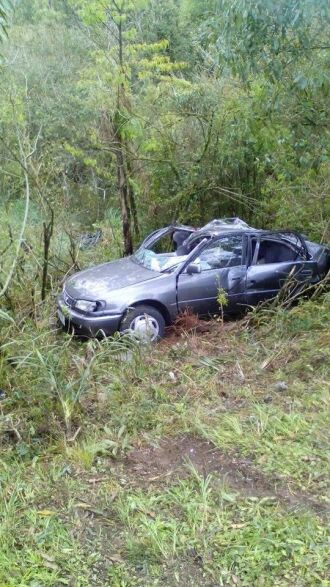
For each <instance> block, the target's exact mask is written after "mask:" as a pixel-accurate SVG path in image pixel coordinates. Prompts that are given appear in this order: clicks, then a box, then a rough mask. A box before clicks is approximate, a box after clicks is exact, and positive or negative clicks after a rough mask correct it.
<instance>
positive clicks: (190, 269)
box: [186, 263, 201, 275]
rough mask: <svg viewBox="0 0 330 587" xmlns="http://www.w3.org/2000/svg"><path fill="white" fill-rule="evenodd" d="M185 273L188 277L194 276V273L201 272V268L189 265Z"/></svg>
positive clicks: (198, 265) (197, 264) (196, 264)
mask: <svg viewBox="0 0 330 587" xmlns="http://www.w3.org/2000/svg"><path fill="white" fill-rule="evenodd" d="M186 271H187V273H188V275H194V274H195V273H200V272H201V266H200V264H199V263H189V265H188V267H187V269H186Z"/></svg>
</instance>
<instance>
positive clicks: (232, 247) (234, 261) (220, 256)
mask: <svg viewBox="0 0 330 587" xmlns="http://www.w3.org/2000/svg"><path fill="white" fill-rule="evenodd" d="M242 256H243V236H242V235H232V236H226V237H221V238H220V239H219V240H217V241H216V242H212V243H210V244H209V245H208V246H207V247H206V248H205V249H203V251H202V252H201V253H200V255H199V256H198V258H197V259H195V261H194V263H197V264H200V267H201V271H209V270H210V269H223V268H225V267H236V266H238V265H242Z"/></svg>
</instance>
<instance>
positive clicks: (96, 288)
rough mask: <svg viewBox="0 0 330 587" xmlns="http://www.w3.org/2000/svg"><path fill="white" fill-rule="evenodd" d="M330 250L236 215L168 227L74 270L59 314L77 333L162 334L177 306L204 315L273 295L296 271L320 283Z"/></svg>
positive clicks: (232, 309)
mask: <svg viewBox="0 0 330 587" xmlns="http://www.w3.org/2000/svg"><path fill="white" fill-rule="evenodd" d="M328 268H329V249H328V248H327V247H325V246H322V245H317V244H315V243H310V242H308V241H305V239H304V237H303V236H301V235H300V234H298V233H297V232H294V231H269V230H258V229H254V228H251V227H249V226H248V225H247V224H246V223H245V222H243V221H242V220H240V219H238V218H229V219H228V218H227V219H221V220H214V221H212V222H210V223H209V224H207V225H206V226H204V227H203V228H201V229H194V228H192V227H189V226H181V225H179V226H168V227H166V228H163V229H161V230H157V231H155V232H153V233H152V234H151V235H149V236H148V237H147V238H146V239H145V240H144V241H143V243H142V245H141V246H140V247H139V248H138V250H137V251H136V253H135V254H134V255H132V256H131V257H127V258H123V259H120V260H118V261H113V262H109V263H104V264H102V265H98V266H96V267H92V268H89V269H86V270H84V271H81V272H79V273H76V274H75V275H73V276H71V277H70V278H69V279H67V281H66V282H65V284H64V287H63V292H62V294H61V295H60V297H59V300H58V317H59V320H60V321H61V323H62V325H63V326H66V327H68V326H69V325H70V326H71V327H73V328H74V331H75V332H76V333H77V334H82V335H88V336H109V335H111V334H113V333H114V332H116V331H120V332H126V331H129V332H132V333H135V334H136V335H138V336H143V337H145V336H147V337H148V338H150V339H151V340H157V339H158V338H161V337H162V336H163V335H164V331H165V327H166V326H167V325H169V324H171V323H172V322H173V321H174V320H175V318H176V316H177V315H178V313H179V312H181V311H183V310H191V311H193V312H195V313H197V314H198V315H200V316H203V315H213V314H216V313H218V312H219V310H220V308H219V301H218V299H219V292H222V293H224V294H225V298H226V305H225V311H226V313H228V314H235V313H239V312H241V311H242V309H243V308H244V307H248V306H255V305H257V304H258V303H259V302H261V301H264V300H266V299H269V298H273V297H274V296H276V294H277V293H278V292H279V290H280V289H281V288H282V287H283V285H284V283H286V282H287V280H288V278H290V279H292V277H294V279H295V281H296V283H300V284H305V283H316V282H317V281H319V280H320V279H321V278H322V277H323V276H324V275H325V274H326V273H327V271H328Z"/></svg>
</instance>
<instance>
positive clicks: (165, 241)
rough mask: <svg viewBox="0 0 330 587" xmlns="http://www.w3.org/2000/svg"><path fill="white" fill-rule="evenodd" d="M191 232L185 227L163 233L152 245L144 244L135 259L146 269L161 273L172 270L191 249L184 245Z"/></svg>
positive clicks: (182, 260)
mask: <svg viewBox="0 0 330 587" xmlns="http://www.w3.org/2000/svg"><path fill="white" fill-rule="evenodd" d="M189 234H190V232H188V231H187V230H183V229H173V231H171V232H169V233H166V234H165V235H164V234H162V235H161V236H160V237H159V238H158V239H156V240H155V241H153V242H152V243H151V244H150V245H148V243H146V245H142V246H141V247H140V248H139V249H138V250H137V251H136V253H135V255H134V256H133V258H134V260H135V261H136V262H137V263H139V265H142V266H143V267H145V268H146V269H151V270H152V271H158V272H160V273H165V272H171V271H173V270H174V269H175V268H177V267H178V266H179V265H181V263H183V262H184V261H185V260H186V258H187V256H188V253H189V252H190V251H188V250H186V249H185V247H184V242H185V240H186V238H187V237H188V236H189Z"/></svg>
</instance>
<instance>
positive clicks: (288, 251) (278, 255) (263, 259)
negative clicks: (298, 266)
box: [255, 239, 300, 265]
mask: <svg viewBox="0 0 330 587" xmlns="http://www.w3.org/2000/svg"><path fill="white" fill-rule="evenodd" d="M298 260H300V256H299V254H298V251H297V249H296V248H295V247H294V245H291V244H287V243H284V242H280V241H278V240H272V239H261V241H260V244H259V248H258V252H257V255H256V259H255V264H256V265H266V264H268V263H287V262H290V261H298Z"/></svg>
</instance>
